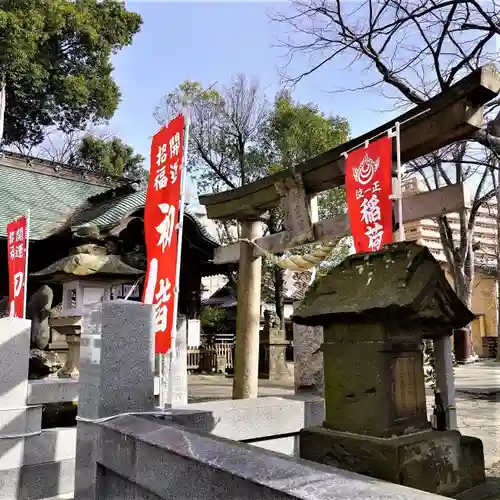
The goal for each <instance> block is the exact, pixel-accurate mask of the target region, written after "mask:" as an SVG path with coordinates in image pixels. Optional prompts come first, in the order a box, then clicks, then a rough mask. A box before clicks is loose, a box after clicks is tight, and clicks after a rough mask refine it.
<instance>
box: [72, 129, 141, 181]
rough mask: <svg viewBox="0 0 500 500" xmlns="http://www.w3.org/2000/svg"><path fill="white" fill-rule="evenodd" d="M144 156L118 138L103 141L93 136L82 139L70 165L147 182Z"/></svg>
mask: <svg viewBox="0 0 500 500" xmlns="http://www.w3.org/2000/svg"><path fill="white" fill-rule="evenodd" d="M144 161H145V158H144V156H142V155H140V154H136V153H135V152H134V149H133V148H132V146H129V145H128V144H125V143H124V142H123V141H121V140H120V139H118V138H116V137H115V138H112V139H103V138H101V137H96V136H92V135H87V136H85V137H83V138H82V140H81V141H80V144H79V145H78V146H77V147H76V149H75V151H74V152H73V153H72V154H71V157H70V159H69V164H70V165H72V166H75V167H82V168H85V169H87V170H90V171H92V172H102V173H106V174H109V175H114V176H119V177H127V178H129V179H134V180H145V178H146V176H147V172H146V170H145V168H144Z"/></svg>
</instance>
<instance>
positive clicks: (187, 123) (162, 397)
mask: <svg viewBox="0 0 500 500" xmlns="http://www.w3.org/2000/svg"><path fill="white" fill-rule="evenodd" d="M182 114H183V115H184V138H183V141H182V147H183V151H182V168H181V172H180V176H181V179H180V182H181V193H180V199H179V219H178V223H177V262H176V270H175V289H174V307H173V309H174V311H173V324H172V331H171V334H170V338H171V343H170V352H169V353H167V354H166V355H163V356H162V357H161V359H160V407H161V408H165V406H166V405H171V404H172V399H173V391H172V376H173V361H174V357H175V340H176V337H177V310H178V307H179V288H180V287H179V280H180V272H181V257H182V230H183V224H184V198H185V191H186V173H187V161H188V148H189V127H190V122H191V109H190V106H189V104H187V105H185V106H184V109H183V112H182ZM165 356H168V391H167V394H165V380H164V377H165V367H164V365H165ZM165 398H166V399H165Z"/></svg>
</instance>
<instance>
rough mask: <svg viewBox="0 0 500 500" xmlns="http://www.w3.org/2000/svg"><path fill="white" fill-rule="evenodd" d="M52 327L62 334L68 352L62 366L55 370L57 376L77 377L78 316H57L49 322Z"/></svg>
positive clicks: (78, 354) (79, 329) (79, 323)
mask: <svg viewBox="0 0 500 500" xmlns="http://www.w3.org/2000/svg"><path fill="white" fill-rule="evenodd" d="M50 325H51V326H52V327H53V328H57V331H58V332H59V333H60V334H62V335H64V337H65V340H66V345H67V346H68V352H67V355H66V361H65V363H64V366H63V367H62V368H61V369H60V370H59V371H58V372H57V376H58V377H59V378H78V377H79V375H80V334H81V327H82V318H81V317H80V316H58V317H56V318H53V319H52V320H51V322H50Z"/></svg>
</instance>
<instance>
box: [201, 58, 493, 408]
mask: <svg viewBox="0 0 500 500" xmlns="http://www.w3.org/2000/svg"><path fill="white" fill-rule="evenodd" d="M499 93H500V74H499V73H498V72H497V70H496V68H495V67H494V66H492V65H488V66H484V67H482V68H479V69H478V70H476V71H475V72H473V73H471V74H470V75H468V76H467V77H465V78H464V79H462V80H460V81H459V82H457V83H456V84H455V85H454V86H453V87H451V88H450V89H448V90H447V91H446V92H442V93H440V94H438V95H436V96H435V97H433V98H431V99H429V100H428V101H427V102H425V103H424V104H422V105H419V106H417V107H415V108H413V109H411V110H410V111H408V112H406V113H404V114H402V115H400V116H399V117H397V118H396V119H394V120H391V121H390V122H387V123H385V124H384V125H382V126H380V127H378V128H376V129H374V130H371V131H370V132H368V133H366V134H364V135H362V136H360V137H357V138H355V139H352V140H350V141H349V142H347V143H345V144H342V145H340V146H337V147H335V148H333V149H332V150H330V151H327V152H325V153H323V154H321V155H319V156H317V157H315V158H312V159H310V160H308V161H306V162H304V163H302V164H300V165H298V166H296V167H295V168H294V169H293V171H290V170H285V171H281V172H278V173H275V174H273V175H270V176H267V177H265V178H263V179H259V180H257V181H255V182H252V183H250V184H246V185H244V186H241V187H239V188H235V189H231V190H229V191H225V192H222V193H217V194H207V195H203V196H201V197H200V202H201V204H202V205H205V206H206V209H207V215H208V217H209V218H210V219H215V220H237V221H238V222H239V223H240V224H241V238H242V240H251V241H254V242H255V243H256V244H257V245H258V246H259V247H260V248H262V249H264V250H266V251H268V252H270V253H279V252H284V251H287V250H290V249H292V248H295V247H299V246H303V245H306V244H311V243H320V242H322V241H331V240H333V241H335V240H339V239H340V238H342V237H344V236H346V235H348V234H349V220H348V217H347V215H344V214H342V215H338V216H336V217H332V218H330V219H325V220H318V218H317V209H316V200H315V197H316V195H317V194H318V193H320V192H322V191H326V190H328V189H332V188H334V187H337V186H340V185H343V184H344V178H345V153H347V152H349V151H351V150H353V149H355V148H357V147H359V146H361V145H363V144H364V143H365V142H366V141H368V140H372V139H374V138H376V137H378V136H382V135H383V134H384V133H386V132H387V131H388V130H389V129H392V128H394V127H395V124H396V123H397V122H399V124H400V134H401V135H400V144H401V161H402V162H403V163H405V162H408V161H411V160H414V159H416V158H418V157H421V156H423V155H425V154H428V153H432V152H433V151H436V150H438V149H439V148H442V147H445V146H447V145H450V144H452V143H454V142H457V141H460V140H464V139H468V138H471V137H472V136H473V134H474V133H475V132H476V131H477V130H479V129H481V128H482V127H483V124H484V122H483V106H484V104H486V103H487V102H489V101H490V100H491V99H493V98H494V97H495V96H497V95H498V94H499ZM467 203H468V200H467V197H466V195H465V191H464V186H463V185H462V184H456V185H452V186H446V187H443V188H440V189H436V190H433V191H429V192H425V193H420V194H416V195H413V196H408V197H407V198H405V199H404V203H403V222H408V221H412V220H419V219H424V218H432V217H436V216H438V215H442V214H446V213H451V212H456V211H457V210H459V209H460V208H463V207H464V206H466V204H467ZM280 204H281V205H282V207H283V209H284V212H285V228H286V230H285V231H283V232H281V233H278V234H273V235H269V236H266V237H261V235H260V234H259V233H260V227H261V223H260V221H259V219H260V218H261V217H262V215H263V214H264V213H265V212H267V211H268V210H270V209H272V208H276V207H277V206H279V205H280ZM395 205H396V206H397V204H395ZM396 220H397V219H396ZM214 262H215V263H218V264H222V263H231V262H239V282H238V311H237V321H236V359H235V373H234V382H233V398H234V399H246V398H253V397H257V391H258V355H259V326H260V303H261V297H260V296H261V267H262V251H261V250H259V249H258V248H256V247H255V246H254V245H250V244H248V242H246V241H240V242H238V243H234V244H231V245H227V246H225V247H221V248H219V249H218V250H216V254H215V258H214Z"/></svg>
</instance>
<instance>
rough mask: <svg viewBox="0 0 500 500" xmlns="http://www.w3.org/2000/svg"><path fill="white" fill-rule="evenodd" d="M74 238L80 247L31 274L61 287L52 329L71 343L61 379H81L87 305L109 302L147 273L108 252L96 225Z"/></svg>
mask: <svg viewBox="0 0 500 500" xmlns="http://www.w3.org/2000/svg"><path fill="white" fill-rule="evenodd" d="M74 236H75V239H79V240H80V241H79V243H80V244H78V245H77V246H75V247H74V248H73V249H71V250H70V255H69V256H68V257H64V258H63V259H60V260H58V261H57V262H54V264H51V265H50V266H48V267H47V268H45V269H43V270H41V271H38V272H36V273H32V274H31V276H32V277H33V278H37V279H39V280H40V281H43V282H45V283H57V284H60V285H62V304H61V306H62V307H61V312H60V313H59V314H58V316H56V317H52V318H51V319H50V326H51V327H52V328H55V329H56V330H57V331H58V332H59V333H61V334H62V335H65V337H66V343H67V344H68V355H67V358H66V363H65V365H64V366H63V367H62V368H61V369H60V370H59V372H58V376H59V377H60V378H72V377H78V374H79V359H80V333H81V323H82V316H83V310H84V308H85V306H86V305H89V304H92V303H95V302H102V301H106V300H110V299H111V298H112V297H111V289H112V287H114V286H116V285H118V284H121V283H130V282H131V281H135V280H137V278H139V277H140V276H141V275H143V274H144V271H141V270H139V269H135V268H133V267H130V266H128V265H127V264H125V263H124V262H122V260H121V259H120V257H119V256H118V255H113V254H110V253H109V252H108V249H107V248H106V247H105V246H104V245H103V243H102V241H101V238H100V235H99V229H98V228H97V226H94V225H88V226H84V227H82V228H80V229H79V230H78V231H77V232H76V233H75V235H74Z"/></svg>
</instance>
